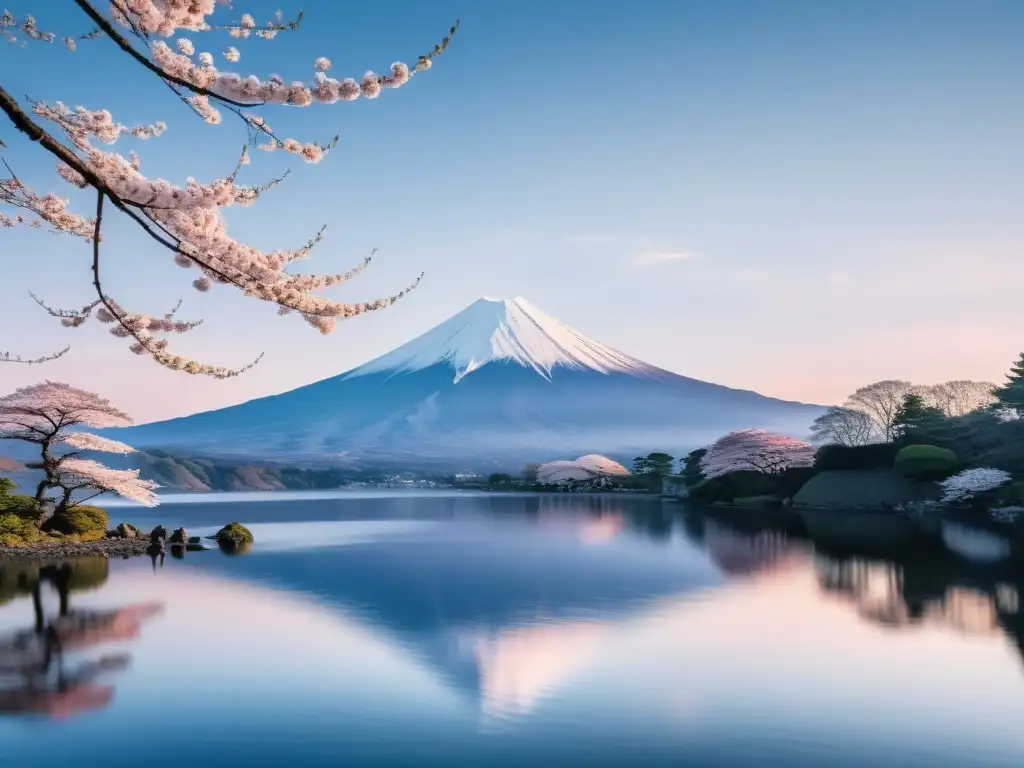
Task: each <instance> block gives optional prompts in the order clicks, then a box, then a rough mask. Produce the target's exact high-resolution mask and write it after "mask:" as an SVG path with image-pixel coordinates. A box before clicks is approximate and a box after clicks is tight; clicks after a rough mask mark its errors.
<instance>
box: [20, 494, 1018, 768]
mask: <svg viewBox="0 0 1024 768" xmlns="http://www.w3.org/2000/svg"><path fill="white" fill-rule="evenodd" d="M320 496H321V497H322V496H323V495H322V494H321V495H320ZM259 499H260V501H259V503H255V502H253V501H252V500H251V499H249V500H241V501H236V502H231V501H230V497H229V496H226V497H224V500H223V501H222V502H221V503H213V502H211V501H209V500H203V499H198V500H197V499H194V498H193V499H191V500H190V503H181V504H167V505H165V506H163V507H160V508H158V509H157V510H154V511H145V510H138V509H130V508H118V509H116V510H114V509H112V513H113V516H114V517H115V518H119V517H124V518H126V519H129V520H134V521H135V522H137V523H139V524H140V525H146V526H148V525H152V524H155V523H157V522H161V523H163V524H164V525H166V526H168V527H171V526H172V525H173V526H180V525H185V526H186V527H187V528H188V529H189V531H190V533H206V532H211V531H213V530H214V529H215V528H216V527H218V526H219V525H221V524H223V523H225V522H227V521H228V520H234V519H237V520H240V521H242V522H244V523H246V524H247V525H249V526H250V528H251V529H252V530H253V533H254V534H255V537H256V540H257V545H256V547H255V548H254V549H253V551H252V552H251V553H250V554H248V555H245V556H240V557H229V556H225V555H222V554H221V553H220V552H217V551H213V552H204V553H189V554H187V555H186V556H185V558H184V559H182V560H177V559H174V558H171V557H168V558H167V559H166V561H165V563H164V565H163V567H159V566H157V567H155V568H154V566H153V565H152V564H151V563H150V562H149V560H147V559H136V560H129V561H121V560H117V561H113V562H110V563H109V564H108V563H106V562H104V561H85V562H83V561H78V562H75V563H73V564H72V565H71V566H65V567H54V568H50V569H49V570H48V571H46V572H45V573H44V574H43V579H42V581H41V583H42V586H41V587H40V588H39V590H38V598H39V604H38V605H36V604H35V603H34V601H33V588H32V587H33V584H36V583H39V581H38V576H39V574H38V573H37V572H36V571H34V570H32V569H24V568H18V567H17V566H12V565H10V564H6V565H3V564H0V668H2V667H4V666H5V665H6V666H8V667H14V666H17V665H18V663H21V662H24V661H25V660H26V659H28V660H31V658H32V657H31V654H32V653H33V648H35V647H37V646H35V645H32V643H33V642H35V641H34V640H33V631H32V630H33V627H34V624H35V621H36V615H37V614H36V608H38V609H40V610H41V611H42V615H43V616H44V618H45V620H46V621H49V620H50V619H51V618H53V617H57V616H58V615H59V613H60V609H61V605H60V593H61V592H63V594H64V596H65V597H66V605H65V608H66V609H67V610H68V612H69V613H70V614H71V616H70V617H68V618H66V619H65V622H70V621H72V620H73V619H74V615H75V614H76V612H82V611H90V612H93V613H94V614H95V618H94V621H93V622H92V624H89V625H82V626H79V627H78V628H77V629H72V630H67V633H68V634H67V636H68V637H70V638H71V640H69V641H68V642H67V645H68V646H69V647H67V648H66V649H65V653H64V654H63V657H62V664H63V667H64V679H63V680H61V679H58V676H57V674H56V671H54V670H51V672H50V674H49V677H48V678H47V679H45V680H42V679H40V680H37V681H36V683H35V684H34V686H33V684H30V682H28V681H27V680H24V679H21V678H19V677H18V676H17V675H10V674H8V675H7V676H6V677H0V745H2V746H0V749H2V754H3V765H5V766H7V765H10V766H12V767H13V766H19V767H20V766H25V767H26V768H37V767H38V768H48V767H49V766H58V765H60V766H65V765H69V764H74V765H76V766H83V765H97V766H99V765H104V766H113V765H125V766H128V765H132V766H135V765H149V766H162V765H178V764H180V763H186V764H189V765H193V766H202V765H224V764H228V763H238V764H241V765H253V766H257V765H282V766H284V765H316V764H328V763H335V762H337V763H342V762H344V764H347V765H389V766H394V765H445V766H462V765H465V766H483V765H509V766H512V765H524V764H529V765H535V766H541V765H590V766H599V765H600V766H603V765H609V766H611V765H636V766H647V765H673V766H678V765H714V766H749V765H758V766H865V765H871V766H900V767H901V768H903V767H908V768H909V767H910V766H928V767H929V768H938V767H942V766H978V767H981V766H1011V765H1013V766H1019V765H1021V760H1022V757H1021V756H1022V755H1024V728H1022V727H1021V723H1024V676H1022V664H1021V651H1020V650H1019V646H1020V643H1021V641H1020V636H1021V634H1022V633H1024V624H1022V623H1021V621H1020V619H1019V618H1018V613H1017V590H1018V587H1019V578H1018V577H1017V576H1015V575H1013V574H1007V573H1002V572H1001V571H1000V570H999V569H998V568H994V567H987V568H981V569H980V570H979V569H976V568H973V567H971V566H969V565H967V564H965V563H964V562H962V561H959V560H957V559H956V558H954V557H952V556H951V555H949V554H943V553H941V552H920V551H917V552H915V553H914V554H912V555H908V554H906V553H900V552H899V551H886V547H885V543H884V542H882V543H881V544H879V542H878V541H874V542H868V543H857V542H849V541H843V542H840V543H839V546H837V545H836V542H829V541H826V540H823V539H821V537H818V536H816V537H815V539H814V540H811V539H810V538H809V535H808V534H807V533H806V530H805V529H804V528H803V526H802V525H801V524H800V522H799V520H797V521H791V522H790V523H788V524H786V525H782V524H774V525H760V524H759V525H750V524H748V523H743V524H742V525H741V524H740V522H738V521H736V520H723V519H719V518H714V519H713V518H708V517H705V516H702V515H700V514H697V513H685V514H684V511H683V510H682V508H680V507H678V506H676V505H672V504H668V503H664V504H663V503H662V502H661V501H658V500H644V499H635V498H622V497H594V496H573V497H569V496H552V497H537V496H487V495H460V496H451V495H448V496H445V495H443V494H434V495H417V496H413V495H410V494H390V495H387V494H385V495H381V494H374V493H362V494H336V496H335V497H334V498H326V499H325V498H318V497H317V495H316V494H310V495H306V496H304V497H299V498H296V497H294V496H292V497H283V496H275V495H266V496H260V497H259ZM748 520H749V518H748ZM889 549H892V548H891V547H890V548H889ZM157 609H160V610H159V612H156V610H157ZM151 614H152V615H151ZM25 630H27V635H26V636H27V637H28V641H27V642H28V643H29V645H26V646H25V647H23V648H22V647H20V646H18V644H17V643H16V642H15V641H14V640H13V638H14V636H15V634H16V633H17V632H19V631H25ZM51 666H53V665H51ZM8 671H10V670H8ZM0 675H3V670H2V669H0Z"/></svg>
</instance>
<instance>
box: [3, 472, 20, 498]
mask: <svg viewBox="0 0 1024 768" xmlns="http://www.w3.org/2000/svg"><path fill="white" fill-rule="evenodd" d="M17 487H18V484H17V483H16V482H14V481H13V480H11V478H9V477H0V499H2V498H3V497H4V496H7V495H8V494H10V492H11V491H13V490H14V489H15V488H17Z"/></svg>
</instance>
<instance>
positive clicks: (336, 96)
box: [0, 0, 458, 377]
mask: <svg viewBox="0 0 1024 768" xmlns="http://www.w3.org/2000/svg"><path fill="white" fill-rule="evenodd" d="M76 4H77V5H79V7H80V9H81V10H83V12H85V13H86V15H88V16H89V17H90V18H91V19H93V21H95V22H96V23H97V24H98V25H99V34H101V35H106V36H108V37H110V38H111V39H112V40H113V41H114V42H115V44H116V45H118V46H119V47H120V48H121V49H122V50H123V52H126V53H128V54H129V55H130V56H131V57H132V58H135V59H136V61H137V62H138V63H141V64H143V65H144V66H145V67H146V68H147V69H149V70H150V71H152V72H154V73H155V74H157V75H158V76H159V78H160V81H161V82H163V83H164V85H165V86H167V87H168V88H169V89H170V90H172V92H174V93H175V94H176V95H178V96H179V98H181V99H183V100H184V101H186V103H188V104H189V106H190V107H191V108H192V109H193V110H194V111H195V112H197V113H198V114H200V115H201V116H202V117H203V118H204V119H205V120H206V121H207V122H217V121H219V115H218V113H217V109H216V107H215V106H214V104H217V105H220V106H224V107H226V108H228V109H231V111H233V112H235V113H236V114H237V115H238V116H239V117H240V118H241V119H242V120H243V121H244V122H245V123H246V125H247V128H248V130H249V131H250V140H251V141H252V142H253V143H255V142H256V138H255V136H256V135H259V134H262V135H263V136H266V137H268V140H267V141H265V142H263V143H261V144H258V145H257V146H259V147H260V148H261V149H265V150H274V149H283V150H284V151H286V152H289V153H292V154H297V155H300V156H301V157H302V158H303V159H304V160H306V161H307V162H311V163H315V162H319V161H320V160H321V159H322V158H323V156H324V154H325V153H326V152H328V151H329V150H330V149H332V148H333V147H334V146H335V145H336V142H337V137H335V138H334V139H333V140H332V142H331V143H330V144H328V145H320V144H316V143H301V142H298V141H295V140H292V139H281V138H278V137H277V136H275V135H274V133H273V132H272V129H271V128H270V126H269V125H268V124H267V122H266V121H265V120H264V119H263V118H261V117H258V116H255V115H250V114H248V113H245V112H242V111H241V109H239V108H240V107H243V106H245V107H248V106H258V105H261V104H287V105H292V106H308V105H310V104H313V103H326V104H331V103H334V102H336V101H339V100H346V101H350V100H353V99H356V98H358V97H360V96H363V97H365V98H376V97H377V96H378V95H380V93H381V91H382V89H383V88H398V87H401V86H402V85H404V84H405V83H407V82H408V81H409V79H410V78H411V77H412V76H413V75H415V74H416V73H418V72H422V71H425V70H427V69H429V68H430V66H431V64H432V59H433V58H434V57H435V56H437V55H439V54H440V53H442V52H443V51H444V50H445V49H446V48H447V46H448V44H449V43H450V41H451V39H452V36H453V35H454V34H455V32H456V31H457V29H458V22H456V24H455V26H453V27H452V28H451V30H450V32H449V35H447V36H446V37H445V38H444V39H443V40H442V41H441V43H440V44H438V45H435V46H434V49H433V50H432V51H431V52H429V53H428V54H426V55H424V56H421V57H420V58H419V62H418V63H417V64H416V66H415V67H414V68H413V69H411V70H410V68H409V67H407V66H406V65H404V64H401V63H399V64H395V65H393V66H392V68H391V74H389V75H383V76H382V75H377V74H376V73H373V72H368V73H366V75H364V77H363V79H362V81H361V82H357V81H356V80H354V79H351V78H349V79H346V80H344V81H340V82H339V81H338V80H334V79H332V78H330V77H328V76H327V75H326V72H327V71H328V70H329V69H330V67H331V62H330V61H329V60H328V59H326V58H323V57H321V58H319V59H317V60H316V61H315V62H314V64H315V68H316V70H317V72H316V75H315V77H314V83H315V84H314V85H313V86H306V85H304V84H302V83H301V82H295V83H292V84H291V85H290V86H288V85H286V84H285V83H284V81H283V80H281V79H280V78H277V77H272V78H270V80H268V81H266V82H261V81H260V80H259V79H258V78H256V77H253V76H250V77H248V78H243V77H241V76H239V75H237V74H235V73H231V72H218V71H217V69H216V68H215V67H214V66H213V57H212V55H211V54H209V53H200V54H198V64H196V63H195V62H194V61H193V60H192V58H191V57H192V56H193V55H196V54H195V47H194V46H193V44H192V43H191V41H189V40H188V39H186V38H178V40H177V44H176V47H177V51H178V52H177V53H175V52H174V51H173V50H172V49H171V48H170V47H169V46H168V45H167V44H166V43H164V42H162V41H159V40H158V41H155V42H153V43H151V44H149V43H148V41H149V39H150V35H159V36H162V37H169V36H171V35H173V34H175V31H176V30H185V29H187V30H192V31H206V30H210V29H214V28H219V29H227V30H228V31H229V32H230V34H231V36H232V37H240V38H247V37H250V36H251V35H253V34H254V35H255V36H257V37H263V38H265V39H270V38H272V37H273V36H274V35H275V34H276V33H277V32H279V31H284V30H285V29H292V30H294V29H296V28H297V26H298V23H299V21H301V19H302V16H301V14H300V16H299V17H298V18H297V19H296V20H295V22H289V23H284V22H283V21H282V20H281V16H280V14H278V16H277V22H270V23H268V24H267V27H266V28H265V29H258V28H257V27H256V24H255V22H254V21H253V19H252V17H251V16H249V15H248V14H245V15H243V16H242V19H241V21H240V22H239V23H238V24H235V25H228V26H226V27H214V26H211V25H210V24H209V23H208V21H207V17H208V16H209V15H210V14H211V13H212V11H213V5H212V3H208V2H194V1H193V0H160V1H159V2H158V1H157V0H131V1H130V2H125V1H123V0H113V1H112V2H111V13H112V14H113V20H114V23H116V24H120V25H121V26H123V27H126V28H128V29H130V30H131V31H132V32H133V33H134V34H135V35H136V36H137V37H138V38H139V39H140V40H142V41H143V43H144V44H148V45H149V48H150V50H149V51H145V52H143V51H141V50H139V49H137V48H136V47H135V46H134V45H133V44H132V43H131V42H129V40H128V39H127V38H126V37H125V36H124V35H122V34H121V33H119V32H118V31H117V29H115V28H114V24H112V23H111V22H110V21H109V20H107V19H106V18H104V17H103V15H102V14H100V12H99V11H98V10H97V8H96V7H95V6H94V4H93V3H91V2H88V1H87V0H76ZM32 23H33V25H34V20H33V22H32ZM43 36H44V37H46V35H43ZM52 38H53V36H52V35H50V36H49V38H48V39H52ZM146 54H149V56H147V55H146ZM224 56H225V58H226V59H228V60H229V61H237V60H238V56H239V54H238V52H237V50H236V49H234V48H229V49H227V50H226V51H225V52H224ZM150 57H151V58H150ZM186 93H190V94H192V95H191V96H189V97H186V96H185V94H186ZM211 100H212V103H211ZM32 106H33V110H32V111H33V112H34V113H35V114H36V115H38V116H41V117H44V118H47V119H49V120H52V121H54V122H56V123H57V124H58V125H59V126H60V127H61V129H62V130H63V131H64V133H65V134H66V135H67V137H68V139H70V143H69V144H65V143H64V142H62V141H58V140H57V139H56V138H55V137H54V136H53V135H51V134H50V133H49V132H48V131H46V130H45V129H44V128H43V127H42V126H41V125H39V124H37V123H36V122H35V120H33V119H32V117H30V116H29V115H28V114H26V113H25V112H23V111H22V110H21V109H20V107H19V106H18V104H17V103H16V102H15V100H14V99H13V98H12V97H11V96H10V94H8V93H7V92H6V91H5V90H3V89H2V88H0V109H2V110H3V111H4V112H5V114H7V116H8V117H9V118H10V119H11V121H12V123H13V124H14V125H15V127H16V128H17V129H18V130H19V131H20V132H22V133H24V134H25V135H26V136H27V137H28V138H29V139H30V141H33V142H37V143H38V144H39V145H40V146H42V147H43V148H44V149H46V150H47V151H48V152H50V153H51V154H52V155H54V157H56V158H57V159H58V161H59V164H58V167H57V170H58V173H59V174H60V175H61V176H62V177H63V178H64V180H65V181H67V182H69V183H71V184H73V185H74V186H76V187H79V188H86V187H90V186H91V187H92V188H94V189H96V190H97V211H102V207H103V202H104V198H109V199H110V201H111V203H112V204H113V205H114V206H115V207H116V208H117V209H118V210H121V211H122V212H124V213H126V214H127V215H128V216H129V217H130V218H131V219H132V220H133V221H135V222H136V223H137V224H138V225H139V226H140V227H142V229H143V231H145V232H146V233H147V234H149V235H150V237H152V238H153V239H154V240H155V241H156V242H158V243H160V244H161V245H163V246H164V247H166V248H167V249H168V250H170V251H172V252H173V253H174V258H175V262H176V263H178V264H179V265H180V266H193V265H195V266H198V267H199V269H200V271H201V272H202V274H203V276H202V277H201V278H199V279H197V280H195V281H193V286H194V287H195V288H196V289H197V290H200V291H206V290H209V289H210V287H211V284H212V282H219V283H225V284H230V285H234V286H235V287H237V288H238V289H239V290H240V291H242V292H243V293H244V294H245V295H247V296H252V297H255V298H259V299H261V300H263V301H268V302H271V303H274V304H276V305H277V306H278V307H279V311H280V312H281V313H282V314H285V313H288V312H290V311H297V312H298V313H299V314H300V315H301V317H302V318H303V319H305V320H306V321H307V322H309V323H310V324H311V325H313V326H314V327H317V328H318V329H319V330H320V331H321V332H322V333H329V332H330V331H331V329H332V328H333V327H334V324H335V321H336V318H342V319H344V318H349V317H354V316H357V315H360V314H364V313H366V312H370V311H374V310H377V309H382V308H384V307H387V306H390V305H391V304H393V303H394V302H395V301H397V300H398V299H400V298H402V297H403V296H404V295H405V294H406V293H407V292H408V291H409V290H412V289H413V288H415V287H416V286H417V285H418V284H419V282H420V280H421V279H422V274H421V275H420V277H419V278H417V279H416V280H415V281H414V282H413V283H412V284H411V285H409V286H408V287H407V288H405V289H404V290H402V291H400V292H399V293H397V294H395V295H393V296H390V297H387V298H383V299H377V300H375V301H372V302H365V303H355V304H344V303H340V302H336V301H332V300H329V299H327V298H325V297H321V296H316V295H313V294H314V293H315V292H318V291H321V290H323V289H326V288H330V287H332V286H336V285H339V284H341V283H343V282H345V281H347V280H349V279H351V278H353V277H355V276H356V275H358V274H359V273H360V271H361V270H362V269H363V268H364V267H365V266H366V265H367V264H368V263H369V260H370V259H369V258H368V259H366V260H364V261H363V263H362V264H360V265H359V266H357V267H356V268H354V269H352V270H349V271H347V272H344V273H341V274H333V275H331V274H327V275H297V274H293V273H290V272H289V271H288V270H287V269H286V266H287V265H288V264H289V263H290V262H292V261H294V260H298V259H302V258H305V257H306V256H307V255H308V254H309V252H310V250H311V249H312V248H313V247H314V246H315V245H316V244H318V243H319V242H320V240H321V238H322V234H323V231H324V229H323V228H321V229H320V230H319V231H318V232H317V233H316V235H315V236H314V237H313V238H312V239H311V240H310V241H309V242H308V243H307V244H306V246H304V247H303V248H299V249H298V250H295V251H274V252H270V253H266V252H262V251H259V250H257V249H256V248H253V247H252V246H249V245H246V244H244V243H241V242H239V241H237V240H235V239H234V238H233V237H232V236H230V235H229V234H228V231H227V222H226V221H225V220H224V217H223V214H222V213H221V209H222V208H224V207H226V206H230V205H249V204H251V203H253V202H255V201H256V199H257V198H258V197H259V196H260V195H261V193H262V192H264V191H266V190H267V189H269V188H271V187H273V186H274V185H276V184H277V183H279V182H280V179H276V180H273V181H272V182H270V183H269V184H265V185H262V186H242V185H240V184H239V183H238V182H237V176H238V173H239V171H240V169H241V165H243V164H246V163H247V162H248V156H247V152H246V151H244V150H243V154H242V156H241V158H240V160H239V162H238V164H237V165H236V168H235V170H234V171H233V172H232V174H231V175H230V176H228V177H226V178H223V179H217V180H215V181H213V182H211V183H199V182H196V181H193V180H192V179H189V180H188V181H187V183H186V184H185V185H184V186H182V187H178V186H174V185H171V184H170V183H168V182H165V181H163V180H162V179H156V180H150V179H148V178H146V177H144V176H143V175H142V174H141V173H139V171H138V169H139V161H138V156H137V155H136V154H135V153H134V152H132V153H131V155H130V157H131V161H130V162H129V161H128V160H126V159H125V158H124V157H122V156H121V155H119V154H115V153H110V152H104V151H101V150H100V149H98V148H96V147H95V146H93V144H92V143H91V142H90V139H98V140H99V141H102V142H105V143H113V142H114V141H116V140H117V138H118V137H119V136H121V135H122V134H124V133H131V134H132V135H134V136H136V137H137V138H140V139H145V138H148V137H150V136H158V135H159V134H160V133H162V131H163V130H164V127H163V126H162V124H161V123H155V124H154V125H153V126H139V127H137V128H133V129H128V128H127V127H126V126H124V125H122V124H120V123H117V122H115V121H114V120H113V118H112V117H111V115H110V113H109V112H107V111H106V110H87V109H85V108H83V107H79V108H77V109H76V110H74V111H72V110H68V109H67V108H66V107H64V106H63V105H62V104H60V103H57V104H55V105H54V106H52V107H51V106H47V105H44V104H40V103H38V102H33V105H32ZM236 107H239V108H236ZM8 170H10V169H8ZM0 202H7V203H8V204H11V205H14V206H16V207H21V208H23V209H26V210H29V211H31V212H33V213H34V214H36V215H37V216H38V217H39V218H40V219H41V220H42V221H45V222H46V223H48V224H49V225H50V226H51V227H52V228H53V229H54V230H55V231H57V232H65V233H69V234H74V235H77V236H81V237H83V239H85V240H86V241H87V242H90V243H92V245H93V273H94V275H93V277H94V279H93V283H94V288H95V290H96V293H97V296H98V297H99V298H98V301H97V302H95V303H93V304H92V305H89V306H87V307H85V308H83V309H81V310H72V311H64V310H51V309H50V308H48V307H46V305H45V304H42V302H41V301H40V302H39V303H40V304H41V305H42V306H43V307H44V308H45V309H46V310H47V311H48V312H49V313H50V314H51V315H53V316H55V317H59V318H60V319H61V322H62V323H63V324H64V325H66V326H69V327H77V326H78V325H81V324H82V323H83V322H85V320H86V319H87V318H88V317H90V316H91V314H92V312H93V311H94V310H95V312H96V317H97V318H98V319H99V320H100V321H101V322H116V326H115V327H114V328H113V329H112V330H111V332H112V333H113V334H114V335H116V336H119V337H124V338H131V339H133V341H134V342H135V343H134V344H132V345H131V348H132V351H134V352H136V353H138V354H150V355H151V356H152V357H154V359H156V360H157V361H158V362H160V363H161V364H163V365H165V366H167V367H170V368H175V369H183V370H189V371H190V372H192V373H206V374H209V375H216V376H221V377H226V376H229V375H237V373H238V372H240V371H229V370H228V369H222V368H214V367H212V366H205V365H202V364H199V363H194V362H193V361H186V360H185V359H184V358H180V357H178V356H176V355H170V354H168V353H166V352H164V349H165V348H166V344H167V342H166V340H164V339H160V340H155V339H153V337H152V332H153V331H164V332H166V331H169V330H174V331H177V332H182V331H184V330H187V329H188V328H190V327H194V324H187V323H180V322H172V321H171V319H170V317H171V316H173V312H172V313H171V316H166V317H165V318H164V319H163V320H160V319H157V318H152V317H148V316H146V315H140V314H135V313H129V312H126V311H125V310H123V309H121V307H120V306H119V305H118V304H117V302H115V301H113V299H111V298H110V297H108V296H107V295H106V294H105V292H104V291H103V289H102V284H101V282H100V279H99V266H100V264H99V259H100V249H99V241H100V239H101V222H100V221H98V220H96V219H88V218H85V217H83V216H78V215H76V214H73V213H71V212H70V211H68V210H67V204H68V201H67V200H64V199H61V198H58V197H56V196H54V195H46V196H40V195H37V194H35V193H34V192H32V191H31V190H29V189H28V188H27V187H25V186H24V185H23V184H22V183H21V182H20V180H18V179H17V177H16V176H15V175H14V173H13V172H11V178H10V179H9V180H0ZM0 216H2V214H0ZM23 223H26V222H25V220H24V218H23V217H20V216H19V217H17V218H14V219H12V218H10V217H7V218H6V219H0V224H2V225H4V226H14V225H16V224H23ZM29 225H30V226H35V225H36V222H31V223H30V224H29ZM372 255H373V254H371V257H370V258H372ZM37 301H38V300H37ZM247 367H251V366H247ZM243 370H244V369H243Z"/></svg>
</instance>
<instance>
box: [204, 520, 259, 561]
mask: <svg viewBox="0 0 1024 768" xmlns="http://www.w3.org/2000/svg"><path fill="white" fill-rule="evenodd" d="M210 538H212V539H216V540H217V546H218V547H220V550H221V552H224V553H225V554H229V555H243V554H245V553H246V552H248V551H249V550H250V549H252V544H253V541H254V539H253V536H252V532H251V531H250V530H249V529H248V528H246V527H245V526H244V525H242V524H241V523H228V524H227V525H225V526H224V527H223V528H221V529H220V530H219V531H217V533H216V534H214V535H213V536H211V537H210Z"/></svg>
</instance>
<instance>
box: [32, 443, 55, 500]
mask: <svg viewBox="0 0 1024 768" xmlns="http://www.w3.org/2000/svg"><path fill="white" fill-rule="evenodd" d="M40 446H41V448H42V451H43V472H44V473H46V475H45V477H43V479H42V480H40V481H39V485H37V486H36V501H38V502H39V503H40V504H42V503H43V500H44V499H45V498H46V489H47V488H52V487H53V480H54V473H53V454H52V453H50V438H46V439H45V440H43V442H42V443H41V444H40Z"/></svg>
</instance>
